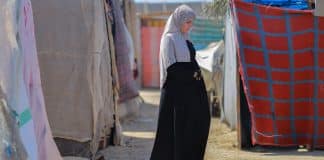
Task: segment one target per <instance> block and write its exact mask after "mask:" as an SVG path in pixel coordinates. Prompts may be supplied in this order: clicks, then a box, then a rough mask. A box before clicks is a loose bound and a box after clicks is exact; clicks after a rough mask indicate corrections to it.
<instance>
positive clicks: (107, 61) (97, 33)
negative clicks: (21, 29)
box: [32, 0, 118, 156]
mask: <svg viewBox="0 0 324 160" xmlns="http://www.w3.org/2000/svg"><path fill="white" fill-rule="evenodd" d="M32 4H33V6H34V16H35V25H36V37H37V45H38V47H37V48H38V56H39V59H40V66H41V77H42V82H43V87H44V95H45V99H46V104H47V105H46V106H47V111H48V112H47V113H48V117H49V121H50V124H51V127H52V130H53V134H54V136H55V137H58V138H63V139H67V140H73V141H76V142H80V143H89V148H87V149H88V150H90V151H91V153H92V156H95V154H96V153H97V151H98V148H99V142H100V141H101V140H103V139H105V138H107V136H109V135H110V133H111V128H112V127H113V126H114V125H115V123H116V121H117V120H116V121H115V119H114V116H115V118H116V119H117V118H118V117H117V116H116V115H115V114H116V99H117V97H116V95H115V94H114V91H115V90H116V88H115V87H117V86H118V83H116V82H114V81H115V80H116V79H115V78H116V77H115V75H114V73H115V72H114V71H113V70H114V69H113V68H115V66H113V64H115V63H114V62H113V58H112V56H114V54H113V53H112V52H113V48H112V47H111V46H110V45H111V43H110V41H109V34H108V32H107V28H109V27H111V26H107V23H106V20H107V19H106V15H105V7H104V1H102V0H92V1H88V0H68V1H66V0H55V1H53V0H32ZM113 80H114V81H113ZM116 125H117V124H116ZM73 154H74V155H79V154H82V153H73Z"/></svg>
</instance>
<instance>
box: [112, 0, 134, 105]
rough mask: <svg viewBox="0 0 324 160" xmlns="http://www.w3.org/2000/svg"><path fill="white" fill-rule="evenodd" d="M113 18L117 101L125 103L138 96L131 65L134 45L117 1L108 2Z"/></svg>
mask: <svg viewBox="0 0 324 160" xmlns="http://www.w3.org/2000/svg"><path fill="white" fill-rule="evenodd" d="M108 1H109V2H110V3H109V4H110V5H111V6H110V7H111V8H112V13H113V16H114V42H115V52H116V62H117V70H118V78H119V87H120V90H119V101H120V102H125V101H127V100H130V99H132V98H135V97H137V96H138V95H139V92H138V88H137V87H136V83H135V79H134V77H133V72H132V70H131V68H132V67H131V65H132V64H133V63H130V62H133V61H134V52H135V49H134V44H133V40H132V37H131V34H130V33H129V31H128V29H127V27H126V24H125V22H124V18H123V13H122V9H121V5H120V1H119V0H108Z"/></svg>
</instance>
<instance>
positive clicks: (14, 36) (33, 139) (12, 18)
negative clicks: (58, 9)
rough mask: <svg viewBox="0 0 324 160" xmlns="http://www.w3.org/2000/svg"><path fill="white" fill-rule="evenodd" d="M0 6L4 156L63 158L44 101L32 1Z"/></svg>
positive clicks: (44, 159) (18, 0) (41, 159)
mask: <svg viewBox="0 0 324 160" xmlns="http://www.w3.org/2000/svg"><path fill="white" fill-rule="evenodd" d="M0 6H1V10H0V21H1V22H2V23H1V24H0V36H1V39H0V52H1V54H0V89H1V92H2V93H0V95H1V96H0V99H1V105H0V112H1V113H0V114H1V118H4V119H2V120H1V127H5V129H4V130H3V129H1V132H0V134H1V136H0V138H1V141H0V146H1V147H3V146H4V145H5V154H6V156H7V157H6V158H5V159H7V158H8V159H11V158H13V159H30V160H60V159H61V157H60V154H59V152H58V149H57V147H56V145H55V143H54V140H53V137H52V133H51V129H50V127H49V124H48V120H47V114H46V109H45V105H44V97H43V93H42V86H41V81H40V73H39V66H38V59H37V51H36V42H35V36H34V21H33V15H32V6H31V3H30V1H29V0H16V1H0ZM8 116H13V117H11V118H10V117H8ZM12 118H13V119H14V120H15V122H18V123H12ZM10 119H11V120H10ZM10 122H11V123H10ZM15 125H16V126H15ZM6 126H7V127H6ZM15 128H18V129H15ZM7 129H10V130H11V131H10V130H7ZM14 131H15V132H14ZM10 132H11V133H10ZM17 132H18V133H17ZM8 133H10V134H12V135H8ZM15 135H16V136H17V135H19V137H13V136H15ZM6 136H12V138H13V140H14V141H11V140H10V139H9V141H6V140H8V137H7V139H6ZM19 139H20V140H21V143H20V140H19ZM15 144H16V145H15ZM20 144H22V145H23V148H22V146H21V145H20ZM1 147H0V148H1ZM15 149H18V150H15ZM24 150H25V151H26V154H24ZM2 151H3V150H1V151H0V152H1V153H2ZM16 152H18V153H19V155H18V154H17V153H16ZM0 156H3V155H0ZM10 156H13V157H10ZM15 156H18V157H15ZM1 159H2V158H1Z"/></svg>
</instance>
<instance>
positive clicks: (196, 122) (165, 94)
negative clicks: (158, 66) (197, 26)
mask: <svg viewBox="0 0 324 160" xmlns="http://www.w3.org/2000/svg"><path fill="white" fill-rule="evenodd" d="M187 45H188V48H189V50H190V57H191V62H176V63H174V64H172V65H171V66H170V67H168V69H167V78H166V82H165V84H164V86H163V88H162V90H161V100H160V112H159V119H158V128H157V133H156V138H155V143H154V147H153V151H152V154H151V160H203V158H204V153H205V148H206V144H207V139H208V133H209V125H210V111H209V107H208V98H207V93H206V87H205V84H204V81H203V78H202V76H201V74H200V69H199V66H198V63H197V61H196V60H195V54H196V51H195V48H194V47H193V44H192V43H191V42H190V41H187Z"/></svg>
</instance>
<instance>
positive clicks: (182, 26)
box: [165, 5, 196, 34]
mask: <svg viewBox="0 0 324 160" xmlns="http://www.w3.org/2000/svg"><path fill="white" fill-rule="evenodd" d="M195 18H196V14H195V12H194V11H193V10H192V9H191V8H190V7H189V6H187V5H181V6H179V7H178V8H176V9H175V11H174V12H173V14H172V15H171V16H170V18H169V20H168V22H167V25H166V28H165V33H175V32H182V33H185V34H186V33H188V31H189V30H190V28H191V27H192V22H193V20H194V19H195Z"/></svg>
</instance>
